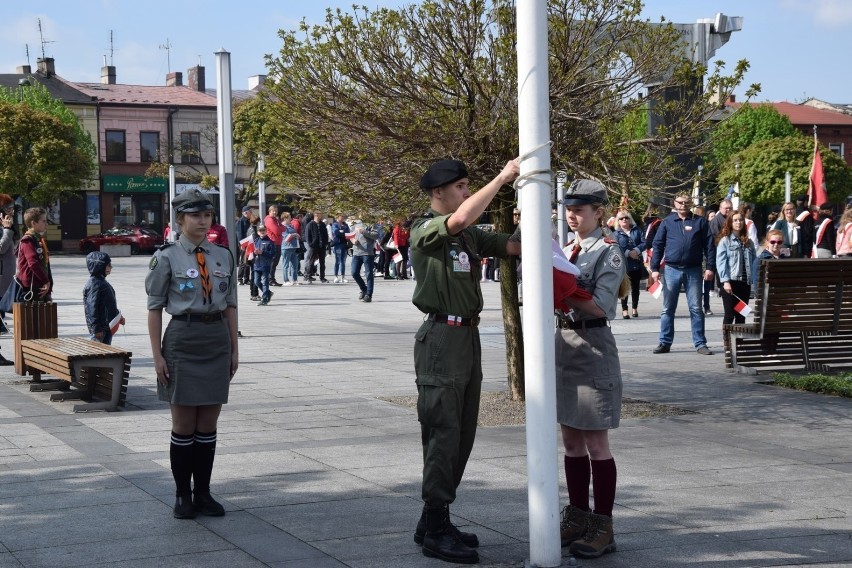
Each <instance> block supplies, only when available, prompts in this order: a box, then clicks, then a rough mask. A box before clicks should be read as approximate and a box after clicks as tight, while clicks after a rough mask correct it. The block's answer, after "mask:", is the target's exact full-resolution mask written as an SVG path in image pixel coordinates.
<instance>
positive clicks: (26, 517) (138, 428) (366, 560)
mask: <svg viewBox="0 0 852 568" xmlns="http://www.w3.org/2000/svg"><path fill="white" fill-rule="evenodd" d="M51 262H52V265H53V269H54V274H55V279H56V294H55V299H56V301H57V303H58V305H59V306H58V307H59V318H60V320H59V321H60V325H59V333H60V335H61V336H84V335H86V331H85V324H84V318H83V307H82V294H81V291H82V288H83V284H84V282H85V280H86V278H87V276H88V274H87V273H86V269H85V262H84V259H83V257H82V256H77V255H67V256H63V255H54V256H52V257H51ZM147 263H148V258H147V257H144V256H139V257H131V258H116V259H114V260H113V268H114V269H113V273H112V275H111V276H110V281H111V282H112V284H113V286H114V287H115V289H116V293H117V295H118V301H119V306H120V308H121V309H122V312H123V313H124V314H125V316H126V318H127V325H126V327H125V329H123V330H121V331H120V332H119V333H118V334H117V336H116V337H115V340H114V344H115V345H118V346H122V347H126V348H127V349H129V350H131V351H132V352H133V354H134V355H133V364H132V368H131V375H130V385H129V388H128V397H127V399H128V404H127V407H126V408H125V409H123V410H122V411H120V412H115V413H103V412H97V413H95V412H93V413H77V414H74V413H73V412H72V410H71V407H72V403H71V402H50V400H49V393H30V392H29V388H28V385H27V382H26V378H24V377H20V376H18V375H16V374H15V373H14V371H13V369H12V368H11V367H3V368H2V369H0V568H6V567H13V566H14V567H27V568H30V567H49V566H63V567H72V566H107V565H121V566H126V567H147V566H150V567H156V568H160V567H162V566H199V567H201V566H203V567H205V568H215V567H219V566H221V567H227V568H234V567H240V568H241V567H254V566H271V567H277V568H285V567H287V568H295V567H310V568H332V567H344V566H347V567H352V568H372V567H427V566H429V567H437V566H444V565H446V564H445V563H442V562H440V561H437V560H433V559H428V558H425V557H424V556H423V555H422V554H421V553H420V550H419V549H418V548H417V547H416V546H415V545H414V544H413V542H412V532H413V528H414V525H415V523H416V521H417V518H418V516H419V512H420V507H421V502H420V498H419V494H420V490H419V479H420V467H421V460H422V456H421V450H420V444H419V428H418V423H417V418H416V413H415V411H414V410H412V409H408V408H401V407H398V406H394V405H392V404H390V403H387V402H384V401H382V400H380V399H379V398H378V397H381V396H397V395H411V394H414V393H415V387H414V374H413V370H412V361H411V358H412V353H411V351H412V349H411V341H412V335H413V333H414V330H415V329H416V328H417V326H418V324H419V322H420V320H421V315H420V314H419V313H418V312H417V310H416V309H415V308H414V307H413V306H412V304H411V301H410V300H411V292H412V289H413V286H414V284H413V282H411V281H384V280H382V279H377V281H376V290H375V295H374V297H373V303H371V304H364V303H362V302H359V301H358V300H357V293H358V289H357V286H356V285H355V284H354V283H351V282H350V283H348V284H318V283H317V284H314V285H311V286H299V287H281V288H275V289H274V292H275V296H274V297H273V298H272V301H271V303H270V304H269V306H266V307H258V306H256V305H255V304H254V303H253V302H249V293H248V288H247V287H241V288H240V290H239V296H240V315H239V317H240V329H241V331H242V334H243V336H244V338H243V339H241V340H240V344H239V347H240V359H241V364H240V369H239V371H238V373H237V375H236V377H235V378H234V381H233V384H232V387H231V402H230V404H228V405H227V406H226V407H225V409H224V411H223V413H222V417H221V421H220V425H219V445H218V451H217V457H216V465H215V468H214V472H213V484H212V486H213V492H214V494H215V496H216V497H217V498H218V499H220V500H221V502H222V503H223V504H224V505H225V507H226V509H227V511H228V512H227V515H226V516H225V517H222V518H199V519H196V520H176V519H174V518H172V514H171V507H172V504H173V499H174V498H173V491H174V490H173V482H172V478H171V473H170V471H169V465H168V459H169V458H168V445H169V431H170V421H169V412H168V407H167V405H166V404H164V403H162V402H159V401H158V400H157V397H156V392H155V387H154V373H153V369H152V364H151V354H150V347H149V345H148V336H147V329H146V323H145V322H146V313H145V291H144V283H143V281H144V275H145V271H146V270H147ZM483 290H484V294H485V298H486V308H485V311H484V312H483V321H482V324H481V332H482V337H483V347H484V353H483V358H484V369H485V374H486V379H485V385H484V388H485V389H487V390H495V391H496V390H504V389H505V386H506V370H505V364H504V348H503V334H502V321H501V315H500V306H499V285H498V284H495V283H490V282H488V283H484V284H483ZM682 304H683V305H682V306H681V309H680V311H679V317H678V319H677V323H676V328H677V333H676V336H675V340H676V342H675V344H674V346H673V350H672V352H671V353H669V354H666V355H652V354H651V353H650V349H651V348H652V347H653V346H654V345H656V343H657V333H658V325H659V321H658V318H657V317H656V313H657V312H658V311H659V309H660V302H659V300H654V299H653V298H651V297H650V296H649V295H648V294H643V298H642V301H641V304H640V308H639V311H640V315H641V317H640V318H639V319H631V320H621V319H618V320H615V321H614V322H613V331H614V333H615V334H616V336H617V339H618V342H619V349H620V351H621V358H622V368H623V373H624V382H625V396H628V397H630V398H636V399H642V400H647V401H652V402H657V403H661V404H667V405H673V406H677V407H680V408H684V409H688V410H692V411H694V413H692V414H686V415H681V416H672V417H657V418H647V419H626V420H623V421H622V426H621V428H619V429H618V430H616V431H614V432H613V433H612V436H611V440H612V447H613V453H614V455H615V457H616V461H617V464H618V470H619V471H618V473H619V479H618V492H617V495H616V508H615V513H614V519H615V528H616V540H617V543H618V552H617V553H615V554H610V555H607V556H605V557H603V558H600V559H597V560H584V561H582V562H581V565H583V566H587V567H601V568H616V567H618V568H620V567H631V568H644V567H648V568H662V567H680V566H688V567H696V568H698V567H701V568H703V567H708V568H709V567H713V568H716V567H719V568H722V567H724V568H728V567H732V568H739V567H750V566H811V565H821V566H852V515H850V512H851V511H852V436H850V431H852V428H850V427H852V400H848V399H840V398H835V397H825V396H819V395H815V394H810V393H801V392H794V391H787V390H782V389H778V388H775V387H773V386H770V385H766V384H762V383H761V382H759V381H762V380H765V377H758V378H755V377H747V376H742V375H735V374H731V373H729V372H726V371H725V370H724V361H723V356H722V355H721V353H720V351H721V334H720V332H719V328H720V327H721V316H719V315H716V316H712V317H709V318H708V320H707V325H708V337H709V339H710V342H711V343H710V346H711V348H713V349H715V350H716V351H717V354H716V355H713V356H710V357H707V356H701V355H698V354H696V353H695V352H694V350H693V349H692V346H691V345H690V334H689V320H688V316H687V312H686V306H685V302H682ZM713 309H714V310H715V311H717V312H718V313H721V309H722V307H721V302H720V301H719V300H718V299H716V298H715V297H714V298H713ZM0 347H2V352H3V354H4V355H5V356H6V357H11V354H12V340H11V338H10V336H8V335H4V336H2V338H0ZM558 451H559V449H558V448H554V452H558ZM557 461H558V462H560V467H561V461H562V460H561V458H560V459H558V460H557ZM525 474H526V454H525V432H524V428H523V427H522V426H502V427H491V428H481V429H480V430H479V433H478V436H477V442H476V446H475V448H474V452H473V456H472V458H471V461H470V464H469V466H468V469H467V472H466V474H465V478H464V481H463V482H462V485H461V487H460V490H459V497H458V500H457V502H456V503H455V504H453V506H452V513H453V516H454V518H455V520H456V521H457V522H458V524H460V525H464V526H466V527H468V528H469V529H470V530H475V531H476V532H477V533H478V534H479V538H480V540H481V542H482V546H481V548H480V553H481V556H482V565H483V566H501V567H503V566H505V567H509V566H513V567H520V566H523V564H524V561H525V559H527V558H528V557H529V548H528V513H527V511H528V509H527V499H526V475H525ZM560 479H562V474H561V472H560ZM560 486H561V487H560V493H561V497H562V499H563V502H564V500H565V490H564V481H560ZM567 562H568V558H567V557H566V558H565V565H567Z"/></svg>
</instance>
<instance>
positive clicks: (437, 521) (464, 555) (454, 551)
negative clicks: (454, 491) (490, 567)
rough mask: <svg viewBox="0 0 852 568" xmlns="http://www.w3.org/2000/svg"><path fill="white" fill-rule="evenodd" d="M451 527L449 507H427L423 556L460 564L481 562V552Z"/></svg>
mask: <svg viewBox="0 0 852 568" xmlns="http://www.w3.org/2000/svg"><path fill="white" fill-rule="evenodd" d="M451 527H452V524H451V523H450V512H449V510H448V509H447V507H427V510H426V534H425V535H424V536H423V556H428V557H430V558H439V559H441V560H443V561H445V562H457V563H459V564H476V563H477V562H479V553H478V552H477V551H476V550H474V549H472V548H471V547H469V546H468V545H466V544H465V543H463V542H462V541H461V539H460V538H459V537H458V536H457V535H456V533H455V532H454V531H453V530H452V528H451Z"/></svg>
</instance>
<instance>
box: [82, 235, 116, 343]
mask: <svg viewBox="0 0 852 568" xmlns="http://www.w3.org/2000/svg"><path fill="white" fill-rule="evenodd" d="M86 267H87V268H88V269H89V275H90V276H89V280H88V281H87V282H86V285H85V286H84V287H83V307H84V310H85V312H86V326H87V327H88V328H89V339H91V340H92V341H99V342H100V343H106V344H107V345H110V344H112V330H111V329H110V323H111V322H112V321H113V320H114V319H115V318H116V317H118V318H119V320H118V323H120V324H123V323H124V316H122V315H121V312H120V311H118V303H117V302H116V299H115V290H114V289H113V287H112V285H111V284H110V283H109V282H107V280H106V278H107V276H109V274H110V272H112V259H110V257H109V255H108V254H107V253H105V252H101V251H97V250H96V251H92V252H90V253H89V254H88V255H86Z"/></svg>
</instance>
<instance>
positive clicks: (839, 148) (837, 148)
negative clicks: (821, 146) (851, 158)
mask: <svg viewBox="0 0 852 568" xmlns="http://www.w3.org/2000/svg"><path fill="white" fill-rule="evenodd" d="M828 149H829V150H831V151H832V152H834V153H835V154H837V155H838V156H840V157H841V158H842V157H843V144H829V145H828Z"/></svg>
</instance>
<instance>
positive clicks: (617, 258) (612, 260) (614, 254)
mask: <svg viewBox="0 0 852 568" xmlns="http://www.w3.org/2000/svg"><path fill="white" fill-rule="evenodd" d="M606 261H607V263H608V264H609V265H610V266H611V267H613V268H615V269H616V270H620V269H621V265H622V264H623V263H624V259H623V258H621V252H620V251H617V250H615V249H613V250H611V251H610V253H609V258H607V259H606Z"/></svg>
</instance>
